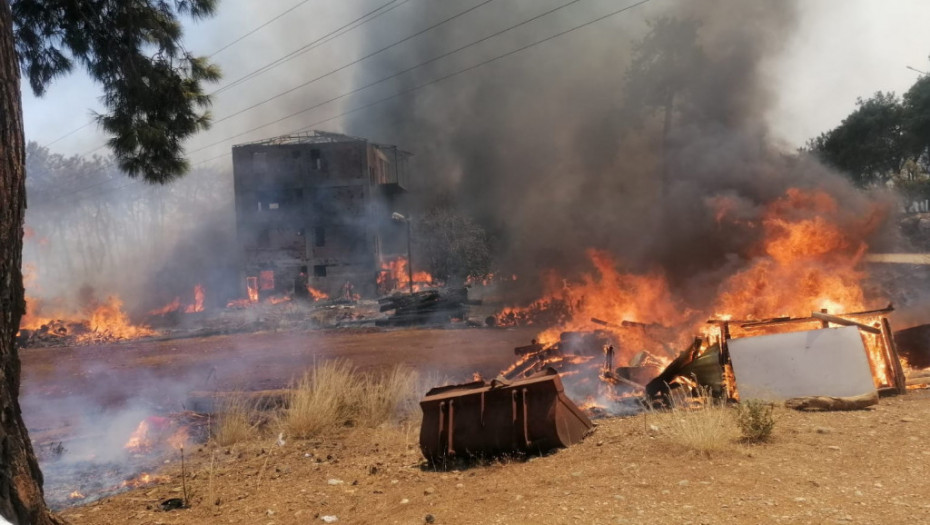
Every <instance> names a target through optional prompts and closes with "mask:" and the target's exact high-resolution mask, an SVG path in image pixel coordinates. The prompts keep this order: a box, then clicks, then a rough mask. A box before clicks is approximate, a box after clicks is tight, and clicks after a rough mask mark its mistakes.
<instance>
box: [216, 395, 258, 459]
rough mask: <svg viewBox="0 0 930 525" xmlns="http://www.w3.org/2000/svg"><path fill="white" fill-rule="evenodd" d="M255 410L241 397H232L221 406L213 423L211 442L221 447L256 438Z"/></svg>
mask: <svg viewBox="0 0 930 525" xmlns="http://www.w3.org/2000/svg"><path fill="white" fill-rule="evenodd" d="M255 421H256V410H255V407H253V406H252V405H251V404H250V403H249V401H247V399H246V398H245V396H242V397H232V398H230V399H228V400H226V402H224V403H223V405H222V411H221V412H220V413H219V415H218V416H217V418H216V420H215V421H214V424H213V428H212V432H213V441H215V442H216V444H217V445H219V446H221V447H227V446H229V445H234V444H236V443H242V442H245V441H250V440H252V439H254V438H256V437H257V436H258V424H257V423H256V422H255Z"/></svg>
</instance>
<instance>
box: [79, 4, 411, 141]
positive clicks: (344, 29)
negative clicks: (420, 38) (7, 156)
mask: <svg viewBox="0 0 930 525" xmlns="http://www.w3.org/2000/svg"><path fill="white" fill-rule="evenodd" d="M397 1H398V0H390V1H389V2H387V3H384V4H381V5H380V6H379V7H377V8H375V9H373V10H371V11H368V12H367V13H365V14H363V15H362V16H360V17H358V18H356V19H354V20H352V21H351V22H349V23H347V24H344V25H342V26H340V27H338V28H336V29H334V30H332V31H330V32H329V33H327V34H325V35H323V36H321V37H319V38H317V39H316V40H314V41H313V42H310V43H309V44H307V45H304V46H302V47H300V48H298V49H297V50H295V51H292V52H291V53H289V54H287V55H285V56H283V57H280V58H278V59H276V60H273V61H272V62H270V63H268V64H265V65H264V66H262V67H260V68H258V69H256V70H254V71H252V72H250V73H248V74H246V75H245V76H242V77H240V78H238V79H236V80H234V81H232V82H230V83H229V84H226V85H224V86H221V87H219V88H218V89H216V90H214V91H213V92H212V93H210V94H209V96H214V95H218V94H220V93H222V92H223V91H226V90H227V89H231V88H233V87H235V86H238V85H240V84H242V83H244V82H247V81H248V80H250V79H252V78H255V77H258V76H260V75H262V74H264V73H266V72H268V71H270V70H271V69H274V68H275V67H277V66H279V65H281V64H283V63H284V62H287V61H288V60H291V59H293V58H294V57H296V56H298V55H300V54H303V53H306V52H308V51H311V50H312V49H315V48H316V47H319V46H320V45H323V44H325V43H326V42H329V41H331V40H333V39H336V38H339V37H340V36H342V35H345V34H346V33H349V32H350V31H353V30H355V29H358V28H359V27H361V26H363V25H365V24H367V23H368V22H371V21H372V20H374V19H376V18H378V17H379V16H381V15H384V14H387V13H389V12H390V11H392V10H394V9H396V8H398V7H400V6H402V5H404V4H406V3H407V2H409V1H410V0H401V1H400V3H397ZM391 4H395V5H393V6H391V7H389V8H387V9H385V8H386V7H387V6H390V5H391ZM379 11H380V12H379ZM353 24H355V25H353ZM265 25H267V24H265ZM350 26H351V27H350ZM340 31H341V32H340ZM240 40H241V38H240ZM218 52H219V51H217V52H215V53H214V54H216V53H218ZM92 123H93V122H89V123H87V124H85V125H84V126H82V127H86V126H88V125H90V124H92ZM76 131H78V130H74V131H72V132H70V133H74V132H76ZM70 133H69V134H70ZM106 145H107V144H106V142H104V143H103V144H100V145H99V146H97V147H95V148H93V149H90V150H88V151H85V152H84V153H81V156H86V155H89V154H91V153H94V152H96V151H99V150H101V149H103V148H104V147H106Z"/></svg>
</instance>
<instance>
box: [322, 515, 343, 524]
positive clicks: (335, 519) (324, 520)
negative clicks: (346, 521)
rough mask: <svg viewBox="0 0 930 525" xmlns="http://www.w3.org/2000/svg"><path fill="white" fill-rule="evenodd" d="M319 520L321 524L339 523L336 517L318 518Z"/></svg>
mask: <svg viewBox="0 0 930 525" xmlns="http://www.w3.org/2000/svg"><path fill="white" fill-rule="evenodd" d="M320 519H321V520H323V523H336V522H337V521H339V518H337V517H336V516H320Z"/></svg>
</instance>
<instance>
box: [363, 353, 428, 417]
mask: <svg viewBox="0 0 930 525" xmlns="http://www.w3.org/2000/svg"><path fill="white" fill-rule="evenodd" d="M417 379H418V374H417V373H416V372H415V371H413V370H410V369H409V368H406V367H403V366H395V367H393V368H391V369H390V370H389V371H387V372H385V373H381V374H367V375H365V376H364V377H363V379H362V384H361V390H360V391H359V396H358V404H359V414H358V424H359V425H360V426H367V427H377V426H379V425H382V424H384V423H391V422H397V421H401V420H406V419H408V418H409V417H410V415H411V414H412V413H413V411H414V409H415V407H416V406H417V402H418V401H419V395H418V388H417Z"/></svg>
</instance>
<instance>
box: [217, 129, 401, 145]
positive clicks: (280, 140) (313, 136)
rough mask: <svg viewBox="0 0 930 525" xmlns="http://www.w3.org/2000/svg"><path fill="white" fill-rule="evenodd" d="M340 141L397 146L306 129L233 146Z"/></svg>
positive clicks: (330, 142)
mask: <svg viewBox="0 0 930 525" xmlns="http://www.w3.org/2000/svg"><path fill="white" fill-rule="evenodd" d="M339 142H364V143H370V144H371V145H373V146H378V147H382V148H396V146H391V145H388V144H376V143H374V142H370V141H368V140H367V139H363V138H359V137H353V136H351V135H343V134H342V133H331V132H328V131H319V130H313V131H304V132H300V133H292V134H290V135H281V136H279V137H272V138H269V139H262V140H257V141H255V142H245V143H242V144H236V145H234V146H233V147H234V148H238V147H240V146H282V145H291V144H332V143H339Z"/></svg>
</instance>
